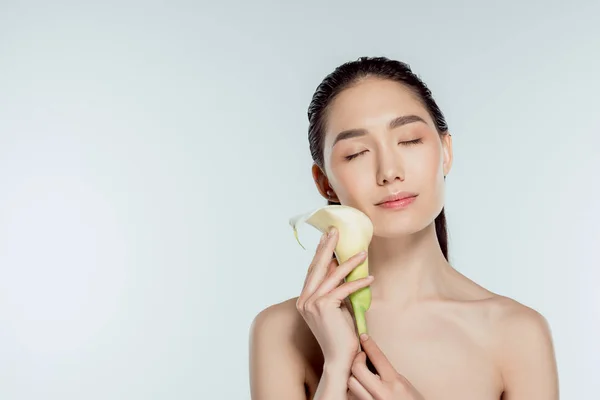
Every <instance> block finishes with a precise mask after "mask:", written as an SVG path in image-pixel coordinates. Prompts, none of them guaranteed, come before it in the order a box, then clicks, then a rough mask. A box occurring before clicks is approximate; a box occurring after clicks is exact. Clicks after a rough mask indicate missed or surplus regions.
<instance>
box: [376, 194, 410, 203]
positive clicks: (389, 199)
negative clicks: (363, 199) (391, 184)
mask: <svg viewBox="0 0 600 400" xmlns="http://www.w3.org/2000/svg"><path fill="white" fill-rule="evenodd" d="M416 196H417V194H416V193H412V192H399V193H394V194H391V195H389V196H386V197H384V198H383V199H381V201H380V202H379V203H377V204H376V205H377V206H378V205H381V204H383V203H389V202H392V201H398V200H403V199H407V198H410V197H416Z"/></svg>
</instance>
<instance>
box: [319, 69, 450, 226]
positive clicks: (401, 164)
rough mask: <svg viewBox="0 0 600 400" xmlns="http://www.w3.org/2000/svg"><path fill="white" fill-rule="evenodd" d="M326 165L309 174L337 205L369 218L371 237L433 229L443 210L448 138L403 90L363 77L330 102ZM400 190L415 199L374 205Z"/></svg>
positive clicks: (382, 81) (327, 117)
mask: <svg viewBox="0 0 600 400" xmlns="http://www.w3.org/2000/svg"><path fill="white" fill-rule="evenodd" d="M399 117H401V118H402V119H401V120H398V118H399ZM394 120H396V124H393V125H392V126H390V123H391V122H392V121H394ZM344 132H345V133H344ZM340 134H341V135H340ZM324 160H325V174H326V176H323V174H322V173H321V172H320V169H319V168H318V167H316V169H315V170H314V173H315V175H314V176H315V180H316V182H317V184H318V186H319V188H320V190H321V193H322V194H326V191H327V190H333V191H334V193H335V195H334V197H337V201H338V202H340V203H341V204H344V205H348V206H352V207H355V208H357V209H359V210H361V211H363V212H364V213H365V214H367V215H368V216H369V218H370V219H371V221H373V225H374V230H375V231H374V234H375V235H377V236H382V237H392V236H395V235H398V234H410V233H414V232H418V231H420V230H422V229H424V228H425V227H427V226H428V225H429V224H431V223H432V222H433V220H434V219H435V217H436V216H437V215H438V214H439V213H440V211H441V209H442V207H443V204H444V176H445V175H447V174H448V172H449V170H450V166H451V163H452V145H451V137H450V135H442V136H440V135H439V134H438V132H437V131H436V128H435V124H434V123H433V120H432V119H431V117H430V116H429V114H428V112H427V109H426V108H425V107H424V106H423V105H422V104H421V103H420V102H419V101H418V99H417V98H416V97H415V95H413V94H412V93H411V92H410V91H409V90H408V89H407V88H406V87H404V86H402V85H401V84H399V83H397V82H394V81H390V80H382V79H377V78H368V79H366V80H363V81H361V82H360V83H358V84H356V85H354V86H352V87H350V88H348V89H346V90H344V91H343V92H341V93H340V94H339V95H338V96H337V97H336V98H335V99H334V101H333V102H332V103H331V104H330V106H329V109H328V113H327V115H326V134H325V143H324ZM398 192H412V193H414V194H416V195H417V196H416V197H415V199H414V201H413V202H412V203H411V204H410V205H408V206H406V207H404V208H401V209H388V208H384V207H382V206H380V205H377V204H378V203H380V202H381V201H382V199H383V198H384V197H386V196H389V195H391V194H396V193H398ZM334 200H336V199H335V198H334Z"/></svg>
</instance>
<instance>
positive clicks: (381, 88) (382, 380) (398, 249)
mask: <svg viewBox="0 0 600 400" xmlns="http://www.w3.org/2000/svg"><path fill="white" fill-rule="evenodd" d="M406 116H417V117H420V119H422V120H423V121H419V120H418V118H414V117H411V118H410V121H411V122H409V123H406V124H403V125H401V126H396V127H394V128H391V129H390V125H389V123H390V121H392V120H394V119H396V118H397V117H406ZM326 128H327V129H326V136H325V148H324V157H325V166H324V171H323V170H321V169H320V168H319V167H318V166H316V165H314V166H313V170H312V173H313V178H314V181H315V184H316V186H317V189H318V190H319V193H321V195H322V196H323V197H325V198H327V199H331V200H333V201H336V202H339V203H341V204H344V205H349V206H352V207H355V208H357V209H359V210H361V211H363V212H364V213H365V214H367V215H368V216H369V218H370V219H371V221H372V222H373V226H374V233H373V239H372V241H371V245H370V246H369V250H368V251H369V269H370V274H371V275H373V278H370V280H369V279H363V280H361V281H356V282H352V283H344V282H343V277H344V276H345V275H346V274H347V273H348V272H349V271H350V270H352V268H353V267H355V266H357V265H358V264H359V263H360V258H352V259H350V260H348V261H347V262H346V263H344V264H342V265H340V266H338V265H337V263H336V262H335V261H331V257H332V254H333V249H334V248H335V243H336V237H337V236H336V233H335V232H334V234H333V236H332V237H326V238H324V240H323V243H321V244H320V245H319V247H318V248H317V250H316V251H315V256H314V259H313V260H312V262H311V265H310V267H309V268H308V271H307V275H306V280H305V282H304V285H303V288H302V291H301V293H300V294H299V296H298V297H294V298H291V299H289V300H287V301H284V302H282V303H278V304H274V305H272V306H270V307H268V308H266V309H264V310H262V311H261V312H260V313H259V314H258V315H257V316H256V317H255V319H254V321H253V323H252V326H251V331H250V343H249V345H250V387H251V396H252V399H253V400H275V399H289V400H304V399H318V400H342V399H343V400H346V399H360V400H371V399H376V400H387V399H394V400H398V399H413V400H414V399H420V400H423V399H424V400H434V399H443V400H453V399H456V400H469V399H473V400H475V399H477V400H486V399H489V400H498V399H502V400H557V399H558V398H559V388H558V377H557V365H556V360H555V353H554V347H553V341H552V337H551V333H550V329H549V326H548V323H547V321H546V319H545V318H544V317H543V316H542V315H541V314H539V313H538V312H537V311H535V310H533V309H531V308H529V307H527V306H525V305H523V304H520V303H519V302H517V301H515V300H513V299H510V298H508V297H505V296H502V295H499V294H496V293H492V292H491V291H489V290H487V289H485V288H483V287H482V286H480V285H478V284H477V283H475V282H473V281H472V280H470V279H469V278H467V277H466V276H464V275H463V274H461V273H459V272H458V271H457V270H456V269H454V268H453V267H452V266H451V265H450V264H449V263H448V262H447V261H446V259H445V258H444V256H443V254H442V252H441V249H440V247H439V244H438V241H437V238H436V234H435V225H434V219H435V217H436V216H437V215H438V214H439V212H440V211H441V209H442V207H443V204H444V194H445V193H444V190H445V180H444V177H445V176H447V175H448V174H449V172H450V169H451V166H452V157H453V153H452V137H451V136H450V134H449V133H448V132H445V133H444V134H443V135H440V134H438V132H437V131H436V129H435V125H434V123H433V120H432V119H431V117H430V116H429V114H428V112H427V110H426V108H425V107H424V106H423V105H422V104H421V102H420V101H419V99H418V98H417V97H416V96H414V95H413V94H412V93H411V92H410V91H409V90H408V89H406V88H405V87H404V86H403V85H401V84H399V83H396V82H392V81H389V80H382V79H379V78H372V77H371V78H366V79H363V80H361V81H360V82H358V83H357V84H355V85H353V86H352V87H350V88H347V89H346V90H344V91H342V92H341V93H340V94H339V95H338V96H337V97H336V99H335V100H334V101H333V102H332V104H330V108H329V113H328V116H327V127H326ZM350 129H362V130H364V132H363V133H364V134H363V135H359V136H353V137H350V138H347V139H344V140H340V141H338V142H337V143H335V145H334V141H335V138H336V136H337V135H338V134H339V133H340V132H342V131H346V130H350ZM355 155H356V156H355ZM398 191H410V192H414V193H416V194H417V197H416V199H415V201H414V202H413V203H412V204H410V205H409V206H408V207H407V208H405V209H402V210H388V209H384V208H382V207H380V206H378V205H376V204H377V203H378V202H379V201H381V199H382V198H383V197H385V196H387V195H389V194H392V193H396V192H398ZM334 231H335V230H334ZM481 268H485V263H482V266H481ZM367 285H369V286H370V287H371V291H372V295H373V301H372V304H371V308H370V309H369V311H368V312H367V324H368V327H369V337H368V340H366V341H365V342H361V351H359V346H358V344H359V339H358V337H357V336H356V333H355V330H354V329H353V325H352V324H353V321H352V316H351V313H349V312H348V307H349V305H348V303H347V301H346V300H345V297H346V296H347V295H348V294H349V293H351V292H352V291H354V290H358V288H359V287H364V286H367ZM366 355H368V356H369V359H370V360H371V361H372V362H373V364H374V365H375V367H376V368H377V372H378V374H373V373H371V372H370V371H369V370H368V369H367V367H366V364H365V358H366V357H365V356H366Z"/></svg>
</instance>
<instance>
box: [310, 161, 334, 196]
mask: <svg viewBox="0 0 600 400" xmlns="http://www.w3.org/2000/svg"><path fill="white" fill-rule="evenodd" d="M312 175H313V180H314V181H315V185H317V189H318V190H319V193H320V194H321V196H323V197H324V198H325V199H326V200H330V201H336V196H335V192H334V191H333V189H331V186H330V185H329V183H328V180H327V176H325V173H324V172H323V171H322V170H321V168H320V167H319V166H318V165H317V164H313V166H312Z"/></svg>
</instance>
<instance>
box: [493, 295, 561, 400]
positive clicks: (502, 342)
mask: <svg viewBox="0 0 600 400" xmlns="http://www.w3.org/2000/svg"><path fill="white" fill-rule="evenodd" d="M490 317H491V318H490V322H491V325H492V327H493V329H492V332H493V335H494V342H495V344H496V346H495V350H496V351H495V354H494V355H495V357H494V358H495V359H496V362H497V364H498V367H499V369H500V371H501V374H502V379H503V384H504V391H505V395H504V396H505V397H503V398H506V399H521V398H527V399H557V398H558V377H557V366H556V359H555V352H554V345H553V340H552V333H551V329H550V325H549V323H548V321H547V319H546V318H545V317H544V316H543V315H542V314H541V313H540V312H538V311H537V310H535V309H533V308H531V307H528V306H526V305H524V304H521V303H519V302H518V301H516V300H514V299H511V298H509V297H505V296H500V295H495V296H493V298H491V299H490Z"/></svg>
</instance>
